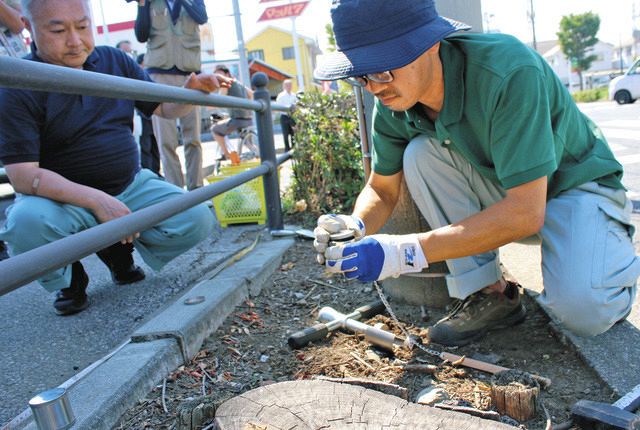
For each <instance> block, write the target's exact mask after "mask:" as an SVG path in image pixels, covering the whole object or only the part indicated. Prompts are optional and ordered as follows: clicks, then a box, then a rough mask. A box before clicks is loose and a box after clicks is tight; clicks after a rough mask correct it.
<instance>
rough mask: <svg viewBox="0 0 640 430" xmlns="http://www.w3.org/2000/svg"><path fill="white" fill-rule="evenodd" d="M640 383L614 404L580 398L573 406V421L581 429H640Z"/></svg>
mask: <svg viewBox="0 0 640 430" xmlns="http://www.w3.org/2000/svg"><path fill="white" fill-rule="evenodd" d="M639 407H640V384H639V385H636V386H635V388H633V390H631V391H630V392H629V393H627V394H625V395H624V396H622V397H621V398H620V399H619V400H618V401H616V402H615V403H613V404H608V403H601V402H594V401H591V400H580V401H578V402H577V403H576V404H575V405H573V407H572V408H571V417H572V419H573V423H574V424H577V425H578V426H579V427H580V428H581V429H585V430H586V429H625V430H627V429H628V430H640V415H636V414H634V413H632V411H635V410H636V409H638V408H639Z"/></svg>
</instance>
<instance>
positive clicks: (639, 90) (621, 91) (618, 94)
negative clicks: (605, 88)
mask: <svg viewBox="0 0 640 430" xmlns="http://www.w3.org/2000/svg"><path fill="white" fill-rule="evenodd" d="M638 97H640V59H639V60H636V62H635V63H633V65H632V66H631V67H629V70H627V71H626V72H625V74H624V75H622V76H618V77H617V78H613V79H612V80H611V82H610V83H609V100H615V101H616V102H618V104H620V105H624V104H627V103H633V102H635V101H636V99H637V98H638Z"/></svg>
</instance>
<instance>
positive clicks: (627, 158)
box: [580, 102, 640, 212]
mask: <svg viewBox="0 0 640 430" xmlns="http://www.w3.org/2000/svg"><path fill="white" fill-rule="evenodd" d="M580 109H582V111H583V112H585V113H586V114H587V115H588V116H589V117H590V118H591V119H592V120H593V121H594V122H595V123H596V124H598V126H599V127H600V128H601V129H602V132H603V133H604V135H605V136H606V137H607V140H608V141H609V145H610V146H611V149H612V150H613V152H614V154H615V155H616V157H617V159H618V161H620V163H622V165H623V166H624V177H623V183H624V185H625V186H626V187H627V189H628V195H629V197H630V198H631V200H633V202H634V210H635V211H636V212H637V211H640V102H637V103H634V104H629V105H618V104H616V103H615V102H598V103H585V104H581V105H580Z"/></svg>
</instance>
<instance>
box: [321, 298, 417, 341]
mask: <svg viewBox="0 0 640 430" xmlns="http://www.w3.org/2000/svg"><path fill="white" fill-rule="evenodd" d="M379 303H380V304H382V302H379ZM382 309H383V310H384V306H383V307H382ZM318 318H319V319H320V321H326V322H327V324H336V323H337V324H338V325H339V327H341V328H346V329H349V330H351V331H355V332H356V333H362V334H364V337H365V339H366V340H367V342H370V343H372V344H374V345H377V346H379V347H381V348H384V349H388V350H393V348H394V346H404V345H405V339H404V338H403V337H400V336H396V335H395V334H393V333H391V332H390V331H387V330H384V329H383V328H381V327H380V326H370V325H368V324H365V323H363V322H360V321H356V320H355V319H353V318H350V317H349V316H348V315H345V314H343V313H341V312H338V311H337V310H335V309H333V308H331V307H329V306H325V307H324V308H322V309H320V313H319V316H318Z"/></svg>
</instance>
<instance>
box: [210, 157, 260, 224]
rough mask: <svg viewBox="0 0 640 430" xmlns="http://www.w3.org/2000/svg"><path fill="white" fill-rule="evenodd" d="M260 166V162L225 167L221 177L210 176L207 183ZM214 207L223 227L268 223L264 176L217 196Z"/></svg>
mask: <svg viewBox="0 0 640 430" xmlns="http://www.w3.org/2000/svg"><path fill="white" fill-rule="evenodd" d="M259 165H260V162H259V161H248V162H244V163H242V164H240V165H239V166H224V167H221V168H220V174H219V175H213V176H208V177H207V181H209V182H210V183H213V182H219V181H222V180H223V179H226V178H230V177H231V176H233V175H237V174H238V173H242V172H244V171H245V170H249V169H252V168H254V167H257V166H259ZM213 207H214V208H215V210H216V216H217V217H218V221H219V222H220V225H222V227H227V226H228V225H229V224H243V223H258V224H264V223H266V221H267V204H266V200H265V197H264V186H263V185H262V176H259V177H257V178H255V179H252V180H250V181H249V182H245V183H244V184H242V185H239V186H237V187H235V188H233V189H232V190H229V191H226V192H224V193H222V194H219V195H217V196H215V197H214V198H213Z"/></svg>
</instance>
